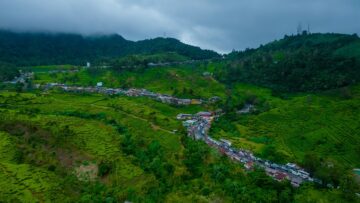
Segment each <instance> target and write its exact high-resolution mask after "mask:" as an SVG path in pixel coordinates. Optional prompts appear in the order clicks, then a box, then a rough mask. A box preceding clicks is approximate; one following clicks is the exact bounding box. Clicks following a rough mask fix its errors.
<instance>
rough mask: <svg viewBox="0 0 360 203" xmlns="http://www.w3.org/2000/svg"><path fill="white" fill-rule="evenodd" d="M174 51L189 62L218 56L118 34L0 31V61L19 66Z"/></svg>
mask: <svg viewBox="0 0 360 203" xmlns="http://www.w3.org/2000/svg"><path fill="white" fill-rule="evenodd" d="M159 52H176V53H178V54H180V55H183V56H185V57H188V58H191V59H209V58H214V57H218V56H219V55H218V54H217V53H216V52H214V51H209V50H202V49H200V48H199V47H195V46H191V45H187V44H184V43H182V42H180V41H179V40H177V39H172V38H155V39H148V40H143V41H137V42H134V41H129V40H126V39H124V38H123V37H121V36H120V35H116V34H114V35H103V36H82V35H77V34H63V33H52V34H51V33H15V32H11V31H4V30H3V31H0V53H1V54H0V61H4V62H7V63H12V64H15V65H19V66H25V65H26V66H27V65H53V64H74V65H82V64H85V63H86V61H90V62H97V61H99V60H103V59H109V58H114V57H121V56H126V55H129V54H154V53H159Z"/></svg>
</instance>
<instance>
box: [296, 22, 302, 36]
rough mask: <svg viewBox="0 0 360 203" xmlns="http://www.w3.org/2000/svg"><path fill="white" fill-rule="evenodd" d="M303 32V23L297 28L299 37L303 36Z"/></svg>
mask: <svg viewBox="0 0 360 203" xmlns="http://www.w3.org/2000/svg"><path fill="white" fill-rule="evenodd" d="M301 32H302V24H301V22H300V23H299V24H298V26H297V34H298V35H301Z"/></svg>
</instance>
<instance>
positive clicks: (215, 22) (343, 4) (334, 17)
mask: <svg viewBox="0 0 360 203" xmlns="http://www.w3.org/2000/svg"><path fill="white" fill-rule="evenodd" d="M300 22H301V23H302V25H303V27H304V28H307V25H308V24H309V25H310V29H311V31H312V32H339V33H349V34H353V33H358V34H359V33H360V0H0V28H6V29H12V30H18V31H52V32H72V33H81V34H99V33H102V34H108V33H118V34H120V35H122V36H124V37H125V38H127V39H130V40H141V39H148V38H154V37H158V36H167V37H174V38H178V39H179V40H181V41H183V42H185V43H189V44H193V45H197V46H200V47H202V48H207V49H214V50H216V51H219V52H228V51H231V50H232V49H236V50H242V49H245V48H247V47H258V46H259V45H260V44H265V43H267V42H269V41H272V40H274V39H279V38H281V37H283V36H284V35H285V34H292V33H296V28H297V26H298V24H299V23H300Z"/></svg>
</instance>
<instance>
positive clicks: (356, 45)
mask: <svg viewBox="0 0 360 203" xmlns="http://www.w3.org/2000/svg"><path fill="white" fill-rule="evenodd" d="M359 50H360V39H359V38H358V37H357V36H356V35H344V34H306V33H304V34H302V35H296V36H285V38H284V39H281V40H278V41H274V42H272V43H269V44H267V45H264V46H260V47H259V48H257V49H248V50H246V51H243V52H233V53H231V54H229V55H228V56H227V58H228V60H229V62H228V63H227V65H226V66H225V68H224V69H222V70H219V71H218V72H217V74H216V75H217V78H218V79H219V80H221V81H223V82H224V83H227V84H234V83H237V82H246V83H252V84H255V85H261V86H264V87H269V88H272V89H274V90H277V91H290V92H293V91H319V90H327V89H333V88H338V87H344V86H348V85H350V84H356V83H357V82H359V81H360V51H359Z"/></svg>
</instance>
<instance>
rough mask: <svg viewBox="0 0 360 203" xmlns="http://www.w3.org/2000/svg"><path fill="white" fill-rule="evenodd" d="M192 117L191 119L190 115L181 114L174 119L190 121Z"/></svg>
mask: <svg viewBox="0 0 360 203" xmlns="http://www.w3.org/2000/svg"><path fill="white" fill-rule="evenodd" d="M192 117H193V115H192V114H183V113H181V114H179V115H177V116H176V119H178V120H186V119H191V118H192Z"/></svg>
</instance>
